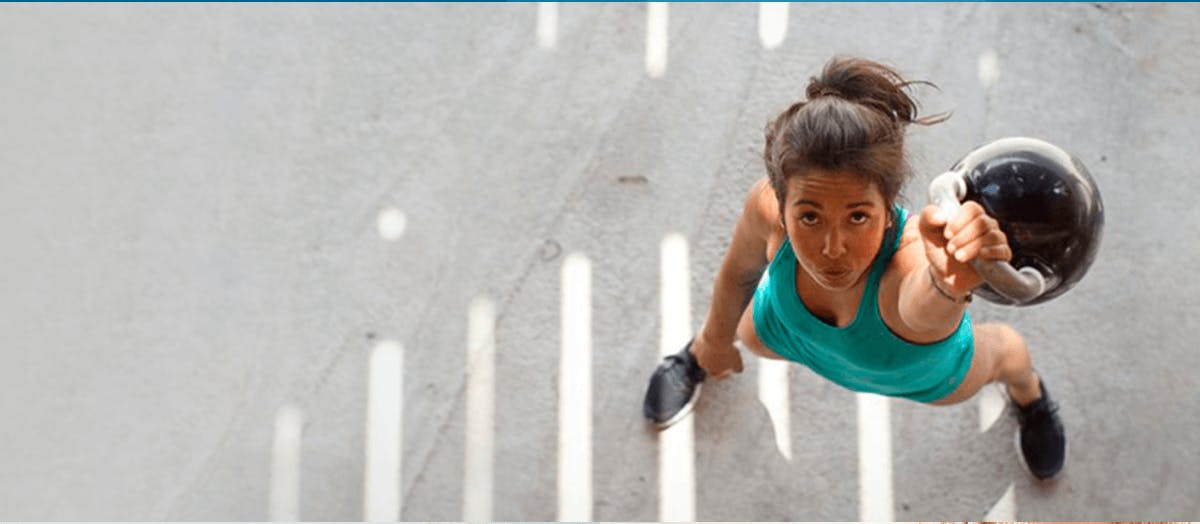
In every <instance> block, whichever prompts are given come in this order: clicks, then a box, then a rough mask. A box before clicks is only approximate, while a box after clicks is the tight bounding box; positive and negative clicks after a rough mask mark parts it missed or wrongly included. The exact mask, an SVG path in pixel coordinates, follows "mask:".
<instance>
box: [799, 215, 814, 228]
mask: <svg viewBox="0 0 1200 524" xmlns="http://www.w3.org/2000/svg"><path fill="white" fill-rule="evenodd" d="M800 223H801V224H804V225H806V226H811V225H813V224H816V223H817V214H816V213H803V214H801V215H800Z"/></svg>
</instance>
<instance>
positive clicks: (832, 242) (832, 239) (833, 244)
mask: <svg viewBox="0 0 1200 524" xmlns="http://www.w3.org/2000/svg"><path fill="white" fill-rule="evenodd" d="M842 238H843V236H842V235H841V234H840V233H839V232H838V230H837V229H831V230H829V233H826V234H825V248H824V249H822V250H821V254H823V255H825V256H826V257H827V258H838V257H841V256H842V255H844V254H846V246H845V244H843V243H842Z"/></svg>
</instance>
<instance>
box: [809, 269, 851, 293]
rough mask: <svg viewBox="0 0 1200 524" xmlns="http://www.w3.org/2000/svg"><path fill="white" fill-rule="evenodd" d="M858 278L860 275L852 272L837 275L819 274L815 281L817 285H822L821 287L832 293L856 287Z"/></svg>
mask: <svg viewBox="0 0 1200 524" xmlns="http://www.w3.org/2000/svg"><path fill="white" fill-rule="evenodd" d="M857 277H858V275H857V274H856V273H854V272H851V271H847V272H845V273H839V274H836V275H829V274H825V273H818V274H817V275H816V278H815V279H814V280H816V281H817V284H820V286H821V287H823V288H825V289H828V290H830V291H846V290H848V289H850V288H852V287H854V284H856V283H858V278H857Z"/></svg>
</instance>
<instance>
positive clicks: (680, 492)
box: [658, 233, 696, 522]
mask: <svg viewBox="0 0 1200 524" xmlns="http://www.w3.org/2000/svg"><path fill="white" fill-rule="evenodd" d="M660 257H661V258H660V263H659V274H660V275H661V279H662V284H661V286H660V294H659V297H660V298H659V307H660V311H659V313H660V315H661V318H662V332H661V334H660V337H659V355H661V356H666V355H670V354H673V353H676V352H678V351H679V350H680V349H682V348H683V346H684V344H687V341H688V340H689V339H691V337H692V313H691V303H692V299H691V268H690V266H689V264H688V243H687V239H686V238H684V236H683V235H681V234H678V233H672V234H669V235H667V236H666V237H664V238H663V240H662V244H661V245H660ZM695 463H696V452H695V440H694V419H693V417H692V415H690V414H689V415H687V416H685V417H684V418H683V419H682V420H680V421H678V422H676V423H675V424H674V425H672V426H671V427H670V428H667V429H666V430H664V431H661V432H659V434H658V520H660V521H662V522H691V521H694V520H696V471H695V470H696V464H695Z"/></svg>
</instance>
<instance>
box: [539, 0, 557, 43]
mask: <svg viewBox="0 0 1200 524" xmlns="http://www.w3.org/2000/svg"><path fill="white" fill-rule="evenodd" d="M537 40H538V47H541V48H542V49H551V50H553V49H554V48H555V47H557V46H558V2H540V3H538V7H537Z"/></svg>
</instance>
